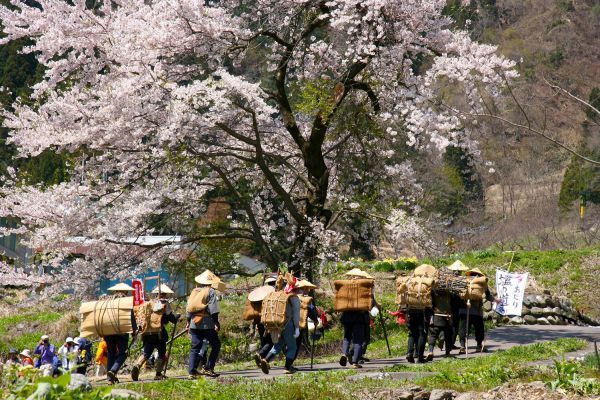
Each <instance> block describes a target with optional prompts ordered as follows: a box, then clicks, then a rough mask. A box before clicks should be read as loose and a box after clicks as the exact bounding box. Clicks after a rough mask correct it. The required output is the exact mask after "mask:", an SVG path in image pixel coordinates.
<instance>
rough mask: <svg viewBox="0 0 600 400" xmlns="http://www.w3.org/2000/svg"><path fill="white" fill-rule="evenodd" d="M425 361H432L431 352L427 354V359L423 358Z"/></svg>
mask: <svg viewBox="0 0 600 400" xmlns="http://www.w3.org/2000/svg"><path fill="white" fill-rule="evenodd" d="M425 361H433V351H430V352H429V353H427V357H425Z"/></svg>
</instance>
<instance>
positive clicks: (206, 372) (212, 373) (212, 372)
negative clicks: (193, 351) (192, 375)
mask: <svg viewBox="0 0 600 400" xmlns="http://www.w3.org/2000/svg"><path fill="white" fill-rule="evenodd" d="M202 375H204V376H208V377H209V378H216V377H218V376H219V374H217V373H216V372H215V370H214V369H203V370H202Z"/></svg>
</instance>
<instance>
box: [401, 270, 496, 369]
mask: <svg viewBox="0 0 600 400" xmlns="http://www.w3.org/2000/svg"><path fill="white" fill-rule="evenodd" d="M447 269H448V270H450V271H453V273H454V274H455V275H457V276H458V275H461V274H462V273H465V275H466V276H468V277H474V276H481V277H483V276H485V275H484V274H483V272H481V271H480V270H479V269H477V268H475V269H471V270H469V268H468V267H466V266H465V265H464V264H463V263H461V262H460V261H458V262H455V263H454V264H452V265H450V266H449V267H447ZM431 297H432V307H427V308H410V307H401V308H402V310H401V311H403V312H404V313H405V314H406V324H407V328H408V351H407V355H406V359H407V361H408V362H410V363H415V362H417V363H425V362H428V361H432V360H433V357H434V349H435V346H436V344H437V345H438V346H439V348H440V350H444V356H445V357H449V356H451V352H452V351H454V350H458V354H459V355H460V354H465V353H466V352H467V334H468V331H469V330H470V329H471V328H473V330H474V331H475V341H476V346H475V349H474V352H486V351H487V349H486V347H485V342H484V339H485V337H484V334H485V329H484V319H483V312H484V311H483V302H484V301H485V300H489V301H494V300H495V299H494V297H493V296H492V295H491V293H490V291H489V289H486V291H485V296H484V298H483V299H481V300H464V299H462V298H461V297H460V296H459V295H458V294H457V293H452V292H450V291H445V290H436V289H435V288H434V289H433V291H432V296H431ZM457 337H458V340H459V346H456V339H457ZM426 347H427V349H426ZM426 350H427V353H426Z"/></svg>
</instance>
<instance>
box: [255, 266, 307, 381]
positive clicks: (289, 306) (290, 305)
mask: <svg viewBox="0 0 600 400" xmlns="http://www.w3.org/2000/svg"><path fill="white" fill-rule="evenodd" d="M278 279H279V280H280V281H281V280H282V279H283V278H282V276H280V277H279V278H278ZM286 280H287V284H286V286H285V288H284V290H283V291H281V290H279V291H275V292H273V293H270V294H269V295H268V296H267V297H266V298H265V299H264V300H263V304H262V310H261V320H262V322H264V323H265V327H266V329H268V330H269V331H270V333H271V335H273V338H274V339H273V341H274V342H275V344H274V345H273V347H272V348H271V350H269V352H268V353H267V355H266V356H265V358H263V359H262V360H261V362H260V367H261V370H262V371H263V373H265V374H268V373H269V370H270V368H271V366H270V364H269V363H270V362H271V360H273V358H275V356H276V355H277V354H279V352H280V351H281V350H282V349H283V346H286V351H285V366H284V373H285V374H293V373H294V372H296V371H297V369H296V368H294V367H293V366H292V364H293V363H294V359H295V356H296V339H297V338H298V337H299V336H300V299H298V293H299V292H300V291H299V289H298V287H297V284H298V280H297V279H296V278H295V277H293V276H292V275H291V274H288V275H287V279H286ZM276 287H281V286H279V285H277V284H276ZM278 303H279V304H278ZM278 305H279V306H283V307H277V306H278ZM271 317H273V320H272V319H271ZM275 319H276V320H277V321H275ZM276 336H279V337H278V339H275V337H276Z"/></svg>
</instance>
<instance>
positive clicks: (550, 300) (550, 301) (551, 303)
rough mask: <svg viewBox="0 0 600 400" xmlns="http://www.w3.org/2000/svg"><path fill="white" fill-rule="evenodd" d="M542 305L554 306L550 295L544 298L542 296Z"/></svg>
mask: <svg viewBox="0 0 600 400" xmlns="http://www.w3.org/2000/svg"><path fill="white" fill-rule="evenodd" d="M547 294H550V293H547ZM544 305H546V306H548V307H554V301H552V296H546V298H544Z"/></svg>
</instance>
